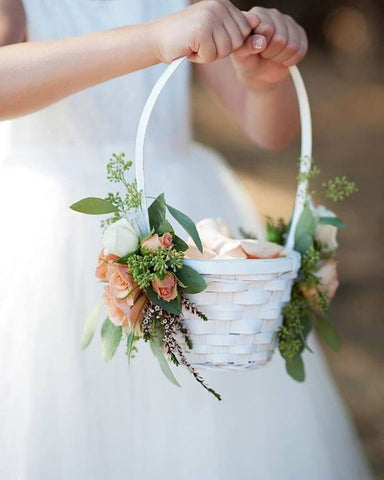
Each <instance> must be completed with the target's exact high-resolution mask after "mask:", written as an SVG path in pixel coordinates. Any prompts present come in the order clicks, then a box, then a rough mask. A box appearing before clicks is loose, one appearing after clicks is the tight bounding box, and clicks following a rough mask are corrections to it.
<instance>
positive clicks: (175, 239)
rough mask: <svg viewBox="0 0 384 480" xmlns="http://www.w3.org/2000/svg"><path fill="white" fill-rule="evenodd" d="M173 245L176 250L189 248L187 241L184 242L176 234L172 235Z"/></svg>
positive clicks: (182, 250)
mask: <svg viewBox="0 0 384 480" xmlns="http://www.w3.org/2000/svg"><path fill="white" fill-rule="evenodd" d="M173 245H174V247H175V248H176V250H177V251H178V252H185V251H186V250H188V248H189V245H188V243H187V242H184V240H183V239H182V238H180V237H178V236H177V235H174V236H173Z"/></svg>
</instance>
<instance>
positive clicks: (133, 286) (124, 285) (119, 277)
mask: <svg viewBox="0 0 384 480" xmlns="http://www.w3.org/2000/svg"><path fill="white" fill-rule="evenodd" d="M106 278H107V280H108V281H109V288H110V289H111V292H112V295H114V296H115V297H116V298H125V297H127V295H128V294H130V293H131V294H130V295H129V296H130V297H133V299H132V302H133V300H134V299H135V297H136V296H137V295H138V293H139V289H138V288H137V283H136V282H135V281H134V280H133V277H132V275H131V274H130V273H128V267H127V265H119V264H118V263H114V264H111V265H108V268H107V273H106Z"/></svg>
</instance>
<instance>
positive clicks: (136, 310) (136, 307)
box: [103, 287, 148, 328]
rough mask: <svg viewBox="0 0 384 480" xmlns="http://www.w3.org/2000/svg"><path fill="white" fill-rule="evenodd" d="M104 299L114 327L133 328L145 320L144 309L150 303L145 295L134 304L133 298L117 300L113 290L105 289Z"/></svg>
mask: <svg viewBox="0 0 384 480" xmlns="http://www.w3.org/2000/svg"><path fill="white" fill-rule="evenodd" d="M103 298H104V302H105V306H106V308H107V312H108V316H109V318H110V320H111V322H112V323H113V324H114V325H116V326H118V327H120V326H123V327H128V328H132V327H133V326H135V325H137V324H138V323H141V321H142V320H143V315H144V308H145V306H146V304H147V301H148V299H147V297H146V296H145V295H141V296H140V297H139V298H137V300H136V301H135V302H134V301H133V299H132V298H131V297H129V298H124V299H119V298H116V297H115V296H114V295H113V293H112V291H111V289H110V288H109V287H105V289H104V296H103Z"/></svg>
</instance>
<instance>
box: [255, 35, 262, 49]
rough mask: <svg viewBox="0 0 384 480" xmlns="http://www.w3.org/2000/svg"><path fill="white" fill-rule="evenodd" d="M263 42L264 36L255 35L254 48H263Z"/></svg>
mask: <svg viewBox="0 0 384 480" xmlns="http://www.w3.org/2000/svg"><path fill="white" fill-rule="evenodd" d="M264 42H265V39H264V37H261V36H260V37H255V38H254V40H253V46H254V47H255V49H256V50H261V49H262V48H264Z"/></svg>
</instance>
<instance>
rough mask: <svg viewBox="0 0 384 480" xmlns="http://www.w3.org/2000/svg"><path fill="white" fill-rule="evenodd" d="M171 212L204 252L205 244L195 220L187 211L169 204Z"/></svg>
mask: <svg viewBox="0 0 384 480" xmlns="http://www.w3.org/2000/svg"><path fill="white" fill-rule="evenodd" d="M167 208H168V211H169V213H170V214H171V215H172V217H173V218H174V219H175V220H176V221H177V222H178V223H179V224H180V225H181V226H182V227H183V228H184V230H185V231H186V232H187V233H188V234H189V235H190V236H191V238H192V240H193V241H194V242H195V244H196V247H197V248H198V249H199V250H200V252H201V253H203V245H202V243H201V239H200V235H199V232H198V231H197V228H196V225H195V224H194V222H193V221H192V220H191V219H190V218H189V217H188V216H187V215H185V213H182V212H180V210H177V209H176V208H173V207H171V206H170V205H167Z"/></svg>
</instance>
